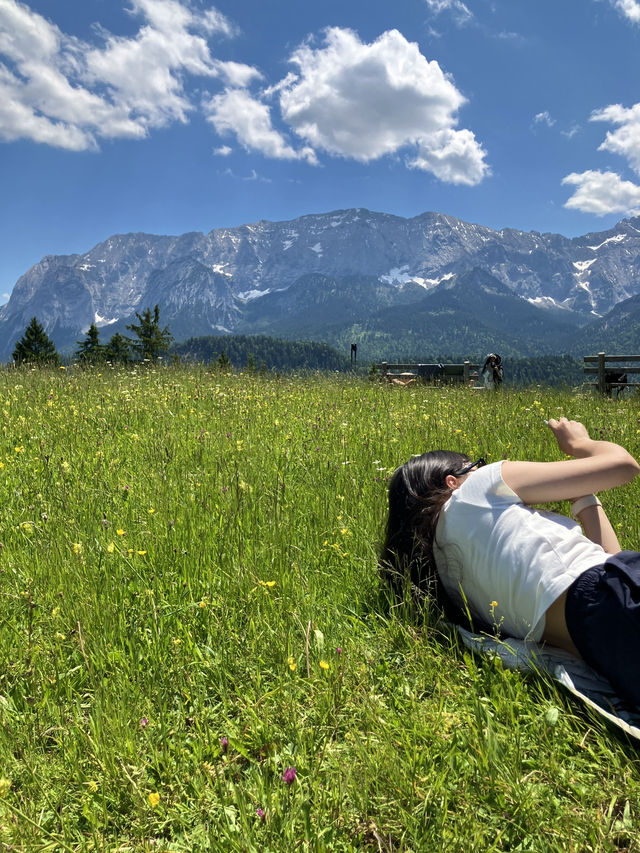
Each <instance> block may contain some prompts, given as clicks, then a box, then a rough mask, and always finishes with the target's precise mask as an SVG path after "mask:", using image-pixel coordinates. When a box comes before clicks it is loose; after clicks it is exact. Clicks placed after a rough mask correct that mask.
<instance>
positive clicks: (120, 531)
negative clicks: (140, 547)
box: [116, 528, 124, 536]
mask: <svg viewBox="0 0 640 853" xmlns="http://www.w3.org/2000/svg"><path fill="white" fill-rule="evenodd" d="M116 533H117V534H118V536H124V530H122V528H118V530H116Z"/></svg>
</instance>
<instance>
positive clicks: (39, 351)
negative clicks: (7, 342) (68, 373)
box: [12, 317, 60, 365]
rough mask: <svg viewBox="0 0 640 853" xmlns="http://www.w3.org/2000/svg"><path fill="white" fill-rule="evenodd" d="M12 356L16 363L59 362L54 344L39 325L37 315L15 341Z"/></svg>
mask: <svg viewBox="0 0 640 853" xmlns="http://www.w3.org/2000/svg"><path fill="white" fill-rule="evenodd" d="M12 357H13V360H14V362H15V363H16V364H54V365H57V364H59V363H60V357H59V356H58V353H57V351H56V348H55V344H54V343H53V341H52V340H51V339H50V338H49V336H48V335H47V333H46V332H45V330H44V329H43V327H42V326H41V325H40V323H39V322H38V319H37V317H33V318H32V319H31V322H30V323H29V325H28V326H27V328H26V329H25V333H24V335H23V336H22V337H21V338H20V340H19V341H18V342H17V343H16V348H15V349H14V351H13V356H12Z"/></svg>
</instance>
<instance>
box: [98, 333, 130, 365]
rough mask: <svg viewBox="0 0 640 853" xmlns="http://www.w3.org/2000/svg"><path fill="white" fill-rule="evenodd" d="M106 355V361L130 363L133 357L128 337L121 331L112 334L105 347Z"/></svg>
mask: <svg viewBox="0 0 640 853" xmlns="http://www.w3.org/2000/svg"><path fill="white" fill-rule="evenodd" d="M104 357H105V360H106V361H110V362H111V363H112V364H128V363H129V361H130V359H131V350H130V349H129V341H128V340H127V338H125V336H124V335H121V334H120V332H116V333H115V335H112V336H111V340H110V341H109V343H108V344H107V345H106V347H105V349H104Z"/></svg>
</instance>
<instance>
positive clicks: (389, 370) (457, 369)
mask: <svg viewBox="0 0 640 853" xmlns="http://www.w3.org/2000/svg"><path fill="white" fill-rule="evenodd" d="M375 369H376V371H377V372H378V373H379V374H380V378H381V379H384V378H385V377H387V378H389V377H391V378H393V377H399V376H400V375H401V374H403V373H405V374H406V373H411V374H413V378H415V379H416V380H417V381H422V382H431V383H433V384H447V383H453V382H463V383H464V384H465V385H468V384H469V383H470V382H471V381H472V380H474V379H476V378H477V377H478V371H479V370H480V365H478V364H472V363H471V362H470V361H465V362H463V363H462V364H421V363H415V362H414V363H411V364H391V363H388V362H386V361H382V362H380V364H376V365H375Z"/></svg>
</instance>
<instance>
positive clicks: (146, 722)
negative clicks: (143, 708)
mask: <svg viewBox="0 0 640 853" xmlns="http://www.w3.org/2000/svg"><path fill="white" fill-rule="evenodd" d="M148 725H149V720H148V719H147V718H146V717H143V718H142V719H141V720H140V728H141V729H146V728H147V726H148Z"/></svg>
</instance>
